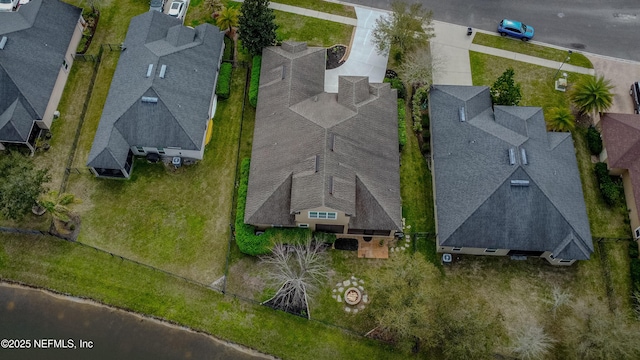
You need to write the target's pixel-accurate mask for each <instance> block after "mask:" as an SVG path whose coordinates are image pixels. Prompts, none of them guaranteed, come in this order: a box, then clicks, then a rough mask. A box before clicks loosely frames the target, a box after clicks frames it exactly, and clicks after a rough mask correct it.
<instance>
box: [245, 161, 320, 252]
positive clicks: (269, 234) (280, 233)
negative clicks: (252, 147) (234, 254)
mask: <svg viewBox="0 0 640 360" xmlns="http://www.w3.org/2000/svg"><path fill="white" fill-rule="evenodd" d="M249 168H250V162H249V159H248V158H245V159H243V160H242V163H241V165H240V184H239V186H238V205H237V207H236V222H235V238H236V244H238V248H239V249H240V251H242V252H243V253H245V254H247V255H251V256H257V255H264V254H268V253H269V252H271V248H272V247H273V244H274V243H276V242H282V243H286V244H294V243H304V242H305V241H307V239H309V238H310V237H311V231H310V230H309V229H299V228H295V229H278V228H270V229H267V230H265V232H264V233H263V234H261V235H256V233H255V227H253V226H252V225H248V224H245V223H244V210H245V207H246V202H247V188H248V187H249Z"/></svg>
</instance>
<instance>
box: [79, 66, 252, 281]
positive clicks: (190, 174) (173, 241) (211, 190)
mask: <svg viewBox="0 0 640 360" xmlns="http://www.w3.org/2000/svg"><path fill="white" fill-rule="evenodd" d="M114 65H115V64H114V63H113V61H110V62H105V63H103V66H104V67H105V68H104V69H101V74H100V75H104V76H105V80H106V78H109V73H110V71H111V69H110V68H107V67H109V66H114ZM245 71H246V70H245V69H242V68H237V69H235V70H234V74H233V83H232V95H231V97H230V98H229V99H228V100H226V101H220V102H218V108H217V111H216V116H215V118H214V122H213V138H212V140H211V142H210V143H209V144H208V145H207V147H206V150H205V154H204V159H203V160H202V161H200V162H199V163H198V164H196V165H191V166H184V167H182V168H180V169H178V170H174V169H173V168H172V167H166V166H164V165H162V164H147V163H146V161H144V160H138V161H136V163H135V165H134V169H133V175H132V178H131V179H130V180H128V181H119V180H108V179H97V178H95V177H93V176H92V175H90V174H81V175H78V174H72V176H71V177H70V186H69V190H71V191H72V192H74V193H76V194H77V195H79V194H81V195H80V196H81V198H83V200H84V202H83V204H81V205H80V206H78V212H79V213H80V215H81V217H82V229H81V233H80V237H79V239H78V241H80V242H83V243H86V244H89V245H92V246H96V247H98V248H101V249H105V250H108V251H110V252H113V253H115V254H118V255H121V256H125V257H128V258H131V259H134V260H136V261H139V262H142V263H145V264H149V265H152V266H155V267H158V268H161V269H163V270H167V271H170V272H174V273H176V274H180V275H182V276H185V277H188V278H190V279H194V280H196V281H199V282H202V283H207V284H208V283H211V282H212V281H214V280H216V279H217V278H219V277H220V276H222V275H223V271H224V264H225V258H226V251H227V244H228V241H229V236H230V230H229V224H230V222H231V218H230V215H231V204H232V198H231V197H232V194H233V190H234V179H235V168H236V166H235V164H236V155H237V139H238V136H239V131H240V117H241V111H242V106H241V101H242V89H243V86H244V80H245V76H246V72H245ZM103 73H104V74H103ZM107 83H109V82H107ZM105 98H106V94H105V92H104V91H102V92H100V94H98V93H96V97H94V98H93V99H92V100H95V107H94V108H92V111H93V113H92V117H91V120H92V124H91V125H90V126H86V127H85V128H84V130H85V131H86V133H85V134H83V137H84V138H85V139H86V141H83V152H82V154H83V155H82V157H79V159H78V161H79V162H80V163H85V162H86V155H84V154H88V149H89V148H90V146H91V139H92V137H93V134H95V128H97V122H98V121H99V114H100V109H101V104H102V103H104V99H105ZM92 105H94V104H92Z"/></svg>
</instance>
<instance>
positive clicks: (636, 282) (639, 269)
mask: <svg viewBox="0 0 640 360" xmlns="http://www.w3.org/2000/svg"><path fill="white" fill-rule="evenodd" d="M634 245H635V244H634ZM629 267H630V271H631V291H632V292H634V291H640V259H631V261H630V262H629Z"/></svg>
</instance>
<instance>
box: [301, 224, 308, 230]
mask: <svg viewBox="0 0 640 360" xmlns="http://www.w3.org/2000/svg"><path fill="white" fill-rule="evenodd" d="M298 227H299V228H303V229H308V228H309V224H298Z"/></svg>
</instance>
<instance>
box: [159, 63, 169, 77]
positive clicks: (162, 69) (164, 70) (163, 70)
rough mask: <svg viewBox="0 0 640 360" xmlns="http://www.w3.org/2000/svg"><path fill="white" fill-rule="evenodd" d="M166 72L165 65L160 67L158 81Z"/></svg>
mask: <svg viewBox="0 0 640 360" xmlns="http://www.w3.org/2000/svg"><path fill="white" fill-rule="evenodd" d="M166 72H167V65H162V66H161V67H160V79H164V74H165V73H166Z"/></svg>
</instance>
